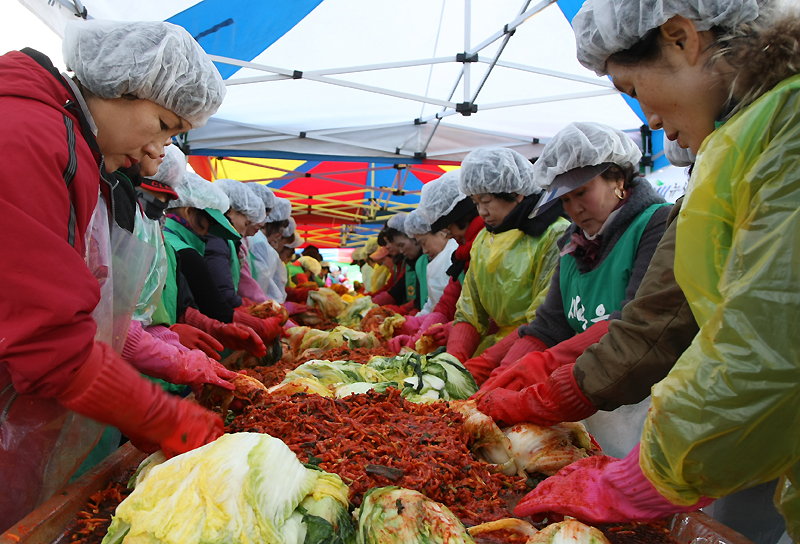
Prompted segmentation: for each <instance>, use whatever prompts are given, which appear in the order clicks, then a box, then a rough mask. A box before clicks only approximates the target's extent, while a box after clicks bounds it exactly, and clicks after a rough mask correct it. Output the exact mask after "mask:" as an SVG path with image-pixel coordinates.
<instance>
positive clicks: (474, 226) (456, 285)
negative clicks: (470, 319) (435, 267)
mask: <svg viewBox="0 0 800 544" xmlns="http://www.w3.org/2000/svg"><path fill="white" fill-rule="evenodd" d="M485 226H486V223H484V222H483V219H481V217H480V216H478V217H476V218H475V219H473V220H472V222H471V223H470V224H469V226H468V227H467V232H466V235H465V238H466V240H465V242H464V244H463V245H460V246H458V249H456V251H455V256H456V258H457V259H459V260H461V261H465V262H466V265H465V266H464V272H466V271H467V270H469V255H470V251H472V243H473V242H474V241H475V238H476V237H477V236H478V233H479V232H480V231H482V230H483V228H484V227H485ZM460 296H461V282H459V281H457V280H455V279H453V278H450V281H449V282H448V283H447V286H446V287H445V288H444V293H442V296H441V297H439V303H438V304H437V305H436V308H434V309H433V311H434V312H436V313H440V314H443V315H444V316H446V317H447V319H448V321H452V320H453V318H454V317H455V315H456V303H457V302H458V298H459V297H460Z"/></svg>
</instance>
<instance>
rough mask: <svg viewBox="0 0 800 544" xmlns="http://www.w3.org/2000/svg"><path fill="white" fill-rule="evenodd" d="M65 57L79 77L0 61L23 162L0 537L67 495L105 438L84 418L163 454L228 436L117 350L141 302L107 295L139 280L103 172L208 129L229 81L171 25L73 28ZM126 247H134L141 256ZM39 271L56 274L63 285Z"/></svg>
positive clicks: (6, 347) (0, 217)
mask: <svg viewBox="0 0 800 544" xmlns="http://www.w3.org/2000/svg"><path fill="white" fill-rule="evenodd" d="M64 54H65V61H66V65H67V66H68V67H69V68H71V69H72V70H73V71H74V72H75V79H74V80H73V79H72V78H70V77H68V76H66V75H62V74H59V73H58V72H57V71H56V70H55V68H53V66H52V64H51V62H50V60H49V59H48V58H47V57H45V56H44V55H42V54H40V53H38V52H36V51H33V50H31V49H26V50H23V51H20V52H17V51H14V52H11V53H8V54H6V55H3V56H2V57H0V81H2V84H1V85H0V96H2V98H3V99H2V100H1V101H0V102H1V103H2V105H0V115H1V116H2V119H3V123H4V129H5V130H4V131H3V135H2V136H0V140H2V143H3V148H4V149H5V150H6V151H8V152H9V153H10V154H11V155H12V156H13V157H14V159H13V160H9V161H7V163H6V164H5V166H4V169H3V176H4V178H5V179H6V180H7V182H5V183H4V184H3V186H4V194H3V199H2V202H0V221H2V223H3V229H4V232H6V233H7V234H11V235H10V236H6V237H5V244H6V245H5V251H4V255H5V256H6V259H7V262H8V263H14V265H13V266H3V267H2V272H0V281H2V284H3V286H4V289H5V293H6V295H7V296H5V297H4V303H3V309H2V321H3V343H2V348H0V361H2V369H0V375H1V376H0V382H2V383H0V391H1V392H2V397H3V398H2V402H3V404H4V406H6V407H7V408H6V410H4V412H3V415H2V418H1V419H0V472H2V475H0V480H2V481H3V483H4V490H3V494H2V497H0V530H5V529H6V528H8V527H9V526H10V525H11V524H12V523H13V522H15V521H16V520H17V519H19V518H21V517H23V516H24V515H25V514H27V513H28V512H29V511H30V510H32V509H33V508H34V507H35V506H36V505H38V504H40V503H41V502H42V501H44V500H45V499H47V498H48V497H49V496H50V495H51V494H52V493H53V492H55V491H56V490H57V489H58V488H60V486H61V485H62V484H63V483H65V481H66V479H68V478H69V476H70V475H71V474H72V472H74V470H75V468H76V467H77V466H78V465H79V464H80V462H81V461H82V460H83V457H84V456H85V455H86V453H87V452H88V450H89V449H91V447H92V446H93V445H94V443H95V442H96V439H97V437H98V436H99V434H98V432H99V431H100V430H101V429H102V427H101V426H100V425H95V424H93V423H92V422H91V421H90V420H88V419H85V418H81V416H78V415H76V413H77V414H83V415H84V416H88V417H89V418H92V419H95V420H97V421H102V422H104V423H107V424H110V425H114V426H116V427H119V428H120V429H121V430H122V431H123V432H124V433H125V434H126V435H128V436H131V437H136V438H138V439H140V441H147V442H153V443H155V444H158V445H160V446H161V447H163V449H165V450H168V451H170V452H184V451H187V450H189V449H192V448H193V447H196V446H199V445H202V444H204V443H206V442H207V441H210V440H213V439H214V438H216V437H217V436H219V434H220V433H221V432H222V421H221V420H220V419H219V417H217V416H215V415H213V414H212V413H211V412H208V411H207V410H204V409H202V408H200V407H199V406H197V405H195V404H192V403H189V402H186V401H180V400H178V399H176V398H174V397H172V396H170V395H167V394H166V393H164V392H163V391H162V390H161V389H160V388H158V387H157V386H156V385H154V384H152V383H151V382H148V381H147V380H145V379H143V378H142V377H141V376H140V375H139V374H138V372H136V370H135V369H134V368H133V367H131V366H130V365H129V364H128V363H126V362H124V361H123V360H122V359H121V358H120V356H119V354H118V353H116V352H115V351H114V350H113V349H112V347H111V345H110V344H111V343H112V342H113V343H114V345H115V346H116V348H117V349H121V345H122V344H123V343H124V337H125V328H126V327H127V324H128V323H129V320H130V315H131V312H132V309H133V306H134V305H135V300H134V301H132V305H131V307H129V308H127V309H125V310H123V308H122V305H121V304H119V305H115V304H114V299H111V298H110V296H109V295H110V294H111V293H112V291H111V290H110V289H109V288H107V287H106V286H108V287H110V286H111V285H112V283H111V282H112V281H113V282H114V283H115V284H116V283H117V282H118V280H119V285H120V289H119V291H121V294H123V293H125V291H126V290H125V289H124V288H123V285H124V283H126V282H130V283H136V281H135V280H136V278H134V277H133V274H132V270H131V271H130V272H131V274H128V277H127V278H126V277H125V276H126V273H128V272H129V270H124V269H121V270H119V271H118V272H119V273H118V274H117V277H116V278H112V277H111V272H112V271H111V268H110V254H109V253H108V252H107V250H108V248H109V247H110V243H109V238H110V237H111V236H112V234H111V233H110V230H111V229H115V227H116V225H115V224H113V223H109V221H108V220H107V219H106V218H107V217H108V216H109V214H111V215H113V201H112V200H111V199H112V195H111V194H110V190H109V188H110V187H112V186H113V185H114V183H115V180H114V179H113V178H111V177H110V175H109V174H110V173H111V172H113V171H114V170H116V169H118V168H121V167H126V166H130V165H131V164H134V163H136V162H138V161H140V160H141V159H142V158H143V157H144V156H145V155H147V156H149V157H151V158H157V157H159V156H160V155H161V154H162V153H163V148H164V145H165V144H166V142H167V141H168V140H169V139H170V138H171V137H172V136H175V135H177V134H179V133H181V132H184V131H186V130H188V129H189V128H192V127H199V126H202V125H203V124H205V122H206V121H207V119H208V118H209V117H210V116H211V115H212V114H213V113H214V112H215V111H216V110H217V108H218V107H219V105H220V104H221V102H222V98H223V97H224V95H225V87H224V84H223V81H222V79H221V78H220V76H219V73H218V72H217V70H216V68H214V66H213V64H212V63H211V61H210V60H209V59H208V57H207V56H206V55H205V53H204V52H203V51H202V49H201V48H200V46H199V45H198V44H197V42H195V41H194V39H192V37H191V36H190V35H189V34H188V33H187V32H186V31H185V30H183V29H182V28H180V27H176V26H174V25H170V24H168V23H160V22H154V23H124V24H120V23H111V22H105V21H80V22H75V23H71V24H68V25H67V27H66V30H65V36H64ZM134 56H135V58H134ZM166 61H168V62H166ZM33 149H40V150H41V149H46V150H47V153H44V154H42V153H37V154H35V155H32V154H31V150H33ZM32 163H35V164H36V165H37V167H36V168H35V169H31V168H30V165H31V164H32ZM99 178H100V179H99ZM23 180H24V181H23ZM98 193H102V195H103V199H102V200H98ZM93 217H96V218H97V220H96V221H94V222H92V218H93ZM90 223H91V224H92V225H91V226H90ZM115 232H116V231H115ZM23 233H24V234H23ZM126 234H127V233H126ZM114 236H115V237H116V236H117V234H114ZM119 236H120V239H122V238H124V235H121V234H120V235H119ZM131 238H132V237H131V236H129V237H128V238H127V239H126V240H125V243H126V244H130V246H135V245H136V244H135V243H133V241H132V240H131ZM87 242H88V243H87ZM136 242H139V241H138V240H137V241H136ZM100 244H102V245H100ZM139 247H143V244H141V243H140V245H139ZM98 250H101V251H98ZM151 251H152V250H151ZM122 257H125V256H124V255H123V256H122ZM45 262H47V263H57V268H58V272H59V276H60V277H59V279H58V281H54V280H53V276H52V267H43V266H41V265H42V263H45ZM87 263H88V264H89V266H88V267H87ZM123 268H125V267H123ZM143 272H144V273H146V271H143ZM98 280H100V281H101V282H102V283H103V288H104V289H103V291H102V293H103V294H102V295H101V285H100V282H99V281H98ZM101 306H102V313H103V317H102V318H101V317H100V315H99V313H98V314H97V316H98V321H97V322H96V321H95V320H94V319H93V312H95V310H97V309H98V308H100V307H101ZM112 316H116V318H113V319H112V318H111V317H112ZM98 324H100V325H101V326H100V329H101V330H100V332H101V336H97V337H96V336H95V335H96V333H98ZM114 324H117V325H119V327H113V325H114ZM112 328H113V330H112ZM114 331H117V332H114ZM120 384H125V385H124V389H125V394H124V395H121V394H120V391H121V389H120ZM24 421H26V422H24ZM11 435H13V436H14V437H15V438H14V439H13V441H12V440H11V438H10V436H11ZM62 435H63V437H64V440H60V439H59V437H60V436H62ZM56 444H59V446H58V448H56Z"/></svg>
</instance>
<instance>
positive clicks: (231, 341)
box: [170, 307, 267, 360]
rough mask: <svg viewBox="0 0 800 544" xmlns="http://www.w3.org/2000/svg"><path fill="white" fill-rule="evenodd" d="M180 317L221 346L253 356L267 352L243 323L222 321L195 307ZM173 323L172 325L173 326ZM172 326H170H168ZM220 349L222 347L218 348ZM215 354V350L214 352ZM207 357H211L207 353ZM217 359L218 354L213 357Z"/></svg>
mask: <svg viewBox="0 0 800 544" xmlns="http://www.w3.org/2000/svg"><path fill="white" fill-rule="evenodd" d="M182 319H183V321H184V322H186V324H187V325H191V326H193V327H196V328H198V329H200V330H202V331H204V332H206V333H208V334H210V335H211V336H213V337H214V339H215V340H218V341H219V343H220V344H222V346H224V347H226V348H228V349H232V350H234V351H238V350H244V351H246V352H247V353H249V354H250V355H253V356H254V357H263V356H264V355H266V354H267V347H266V346H265V345H264V342H263V341H262V340H261V338H259V336H258V334H256V332H255V331H254V330H253V329H251V328H250V327H246V326H244V325H238V324H236V323H222V322H220V321H217V320H216V319H211V318H210V317H207V316H205V315H203V314H202V313H200V311H199V310H197V309H195V308H191V307H190V308H187V309H186V313H184V314H183V316H182ZM174 326H175V325H173V327H174ZM170 328H172V327H170ZM220 349H222V348H220ZM214 353H215V354H216V352H214ZM209 357H212V356H211V355H209ZM213 358H214V359H217V360H219V355H217V356H216V357H213Z"/></svg>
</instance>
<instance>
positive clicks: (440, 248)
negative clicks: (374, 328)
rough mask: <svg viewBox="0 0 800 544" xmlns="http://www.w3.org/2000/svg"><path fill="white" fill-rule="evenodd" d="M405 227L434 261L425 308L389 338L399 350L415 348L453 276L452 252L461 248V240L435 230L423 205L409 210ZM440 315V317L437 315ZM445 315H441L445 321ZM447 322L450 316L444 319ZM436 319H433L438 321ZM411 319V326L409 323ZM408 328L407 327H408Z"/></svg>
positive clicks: (429, 271)
mask: <svg viewBox="0 0 800 544" xmlns="http://www.w3.org/2000/svg"><path fill="white" fill-rule="evenodd" d="M404 227H405V229H406V232H408V234H409V235H410V236H413V237H414V238H415V239H416V240H417V242H419V244H420V246H421V247H422V251H423V252H424V253H425V255H427V256H428V259H430V262H429V263H428V266H427V269H426V271H425V279H426V286H427V290H428V300H427V301H426V302H425V304H424V306H423V308H422V310H421V311H420V312H419V314H417V315H416V316H413V317H414V318H413V319H412V318H408V319H406V321H405V322H404V323H403V325H404V328H401V330H400V331H399V332H400V333H401V334H400V335H398V336H395V337H394V338H392V339H391V341H390V342H389V348H390V349H392V350H393V351H394V352H396V353H399V352H400V350H401V349H402V348H403V347H404V346H407V347H410V348H412V349H413V348H414V346H415V345H416V341H417V340H418V338H415V334H414V333H416V332H418V329H419V328H420V327H421V326H422V323H423V322H424V321H425V319H426V318H427V317H428V315H429V314H431V312H432V311H433V309H434V308H436V305H437V304H439V300H440V299H441V298H442V295H443V294H444V290H445V288H446V287H447V284H448V283H449V280H450V276H448V274H447V270H448V268H450V266H451V260H450V258H451V256H452V255H453V252H454V251H455V250H456V249H457V248H458V242H456V241H455V240H453V239H452V238H448V236H447V234H445V233H444V232H442V231H439V232H437V233H433V232H431V226H430V225H429V224H428V223H427V222H426V221H425V220H424V219H423V218H422V216H421V215H420V213H419V209H416V210H414V211H412V212H411V213H409V214H408V216H407V217H406V220H405V223H404ZM434 319H436V317H434ZM442 321H443V319H439V321H438V322H439V323H441V322H442ZM444 321H445V322H446V320H444ZM434 322H435V321H431V323H434ZM406 323H408V326H406ZM404 329H405V330H404Z"/></svg>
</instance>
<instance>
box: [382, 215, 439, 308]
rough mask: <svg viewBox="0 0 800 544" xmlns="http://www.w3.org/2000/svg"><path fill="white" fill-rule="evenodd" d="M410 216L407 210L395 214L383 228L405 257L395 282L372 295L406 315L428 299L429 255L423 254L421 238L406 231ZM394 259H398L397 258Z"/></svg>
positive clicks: (386, 236) (390, 240)
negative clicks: (427, 271) (427, 272)
mask: <svg viewBox="0 0 800 544" xmlns="http://www.w3.org/2000/svg"><path fill="white" fill-rule="evenodd" d="M407 217H408V214H405V213H398V214H395V215H393V216H392V217H390V218H389V220H388V221H387V222H386V228H385V229H384V230H383V231H382V232H383V235H384V237H385V240H386V244H387V247H388V246H394V247H395V248H397V251H398V252H399V256H402V261H399V272H398V273H397V274H396V281H395V282H394V285H392V286H391V287H389V289H388V290H386V291H384V292H383V293H380V294H378V295H376V296H374V297H373V299H372V300H373V302H374V303H375V304H378V305H380V306H389V307H393V308H392V309H394V310H395V311H397V312H398V313H401V314H403V315H407V314H409V313H412V312H413V313H416V312H414V311H415V310H416V311H419V310H421V309H422V306H423V305H424V304H425V301H426V300H427V299H428V282H427V279H426V270H427V268H428V257H427V256H425V255H423V254H422V246H420V245H419V242H417V241H416V240H415V239H414V238H413V237H411V235H409V234H408V233H407V232H406V230H405V222H406V218H407ZM395 263H398V260H397V259H395ZM396 270H397V269H396ZM394 275H395V274H393V276H394Z"/></svg>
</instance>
